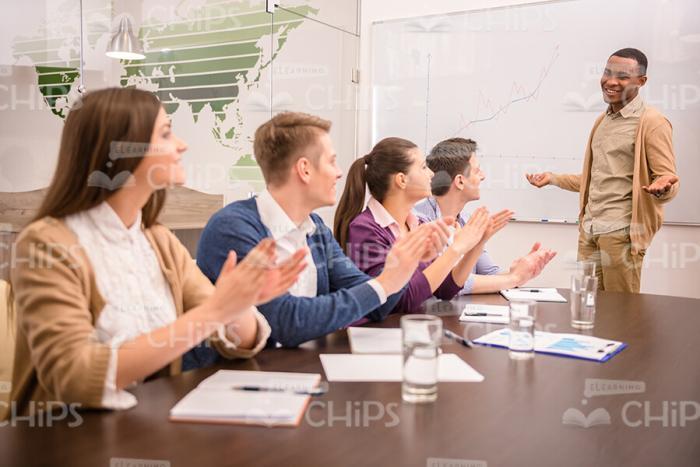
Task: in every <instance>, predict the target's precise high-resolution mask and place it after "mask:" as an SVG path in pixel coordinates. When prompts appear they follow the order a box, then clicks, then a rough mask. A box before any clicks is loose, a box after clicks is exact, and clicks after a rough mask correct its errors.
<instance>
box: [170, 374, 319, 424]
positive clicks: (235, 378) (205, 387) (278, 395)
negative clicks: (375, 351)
mask: <svg viewBox="0 0 700 467" xmlns="http://www.w3.org/2000/svg"><path fill="white" fill-rule="evenodd" d="M320 381H321V375H319V374H317V373H313V374H312V373H282V372H271V371H237V370H219V371H217V372H216V373H214V374H213V375H212V376H210V377H209V378H207V379H205V380H204V381H202V382H201V383H199V386H197V387H196V388H195V389H193V390H192V391H190V392H189V393H188V394H187V395H186V396H185V397H183V398H182V399H181V400H180V401H179V402H178V403H177V404H176V405H175V407H173V408H172V409H171V410H170V420H172V421H177V422H200V423H234V424H243V425H264V426H298V425H299V422H300V421H301V418H302V416H303V415H304V412H305V411H306V407H307V405H308V403H309V396H308V395H305V394H298V393H296V392H295V391H311V390H313V389H314V388H316V387H317V386H318V385H319V383H320ZM243 387H246V388H249V389H250V388H260V389H261V390H259V391H253V390H243V389H241V388H243ZM266 389H267V390H266Z"/></svg>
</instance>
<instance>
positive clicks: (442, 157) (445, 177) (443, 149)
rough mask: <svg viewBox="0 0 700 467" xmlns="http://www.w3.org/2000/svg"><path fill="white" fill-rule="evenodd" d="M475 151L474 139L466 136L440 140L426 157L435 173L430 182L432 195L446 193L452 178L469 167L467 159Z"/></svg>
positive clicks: (468, 159)
mask: <svg viewBox="0 0 700 467" xmlns="http://www.w3.org/2000/svg"><path fill="white" fill-rule="evenodd" d="M475 152H476V141H474V140H471V139H466V138H450V139H446V140H444V141H440V142H439V143H438V144H436V145H435V147H433V149H432V150H431V151H430V154H428V157H427V158H426V162H427V164H428V167H430V170H432V171H433V172H434V173H435V175H434V176H433V180H432V182H431V190H432V192H433V195H434V196H443V195H446V194H447V192H448V191H449V190H450V185H451V184H452V180H454V179H455V177H456V176H457V175H460V174H463V173H465V172H466V171H467V170H468V169H469V161H470V159H471V157H472V155H473V154H474V153H475Z"/></svg>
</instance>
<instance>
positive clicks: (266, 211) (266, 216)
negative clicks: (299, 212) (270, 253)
mask: <svg viewBox="0 0 700 467" xmlns="http://www.w3.org/2000/svg"><path fill="white" fill-rule="evenodd" d="M256 202H257V205H258V213H260V220H261V221H262V223H263V224H265V227H267V228H268V229H269V230H270V233H271V234H272V238H274V239H275V241H277V240H279V239H281V238H283V237H285V236H287V235H290V234H292V235H293V234H295V233H299V234H303V235H304V237H306V236H307V235H311V234H312V233H314V231H315V230H316V224H314V221H313V219H311V216H309V217H307V218H306V219H304V222H302V223H301V224H300V225H296V224H294V222H293V221H292V220H291V219H290V218H289V216H288V215H287V213H286V212H284V209H282V206H280V205H279V204H278V203H277V201H275V198H273V197H272V195H271V194H270V192H269V191H267V190H264V191H263V192H262V193H260V195H259V196H258V197H257V199H256Z"/></svg>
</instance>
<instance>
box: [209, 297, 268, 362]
mask: <svg viewBox="0 0 700 467" xmlns="http://www.w3.org/2000/svg"><path fill="white" fill-rule="evenodd" d="M252 310H253V313H255V320H256V321H257V323H258V332H257V335H256V337H255V345H254V346H253V347H252V348H250V349H241V348H239V347H238V346H237V345H236V342H235V337H234V336H227V335H226V333H225V331H224V329H223V328H220V329H219V332H218V333H217V334H215V335H214V336H213V337H212V339H211V340H210V342H211V343H212V345H213V346H214V348H215V349H216V350H217V351H218V352H219V354H221V356H223V357H224V358H228V359H234V358H252V357H254V356H255V355H257V354H258V353H259V352H260V351H261V350H262V349H264V348H265V344H266V343H267V339H268V338H269V337H270V334H271V332H272V330H271V329H270V325H269V324H268V322H267V320H266V319H265V317H264V316H263V315H262V313H260V312H259V311H258V309H257V308H255V307H252Z"/></svg>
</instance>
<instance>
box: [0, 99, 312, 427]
mask: <svg viewBox="0 0 700 467" xmlns="http://www.w3.org/2000/svg"><path fill="white" fill-rule="evenodd" d="M186 149H187V145H186V144H185V143H184V142H183V141H182V140H181V139H179V138H178V137H177V136H175V135H174V134H173V132H172V129H171V128H170V119H169V118H168V116H167V114H166V113H165V110H164V109H163V107H162V106H161V104H160V102H159V101H158V99H157V98H156V97H155V95H153V94H152V93H149V92H146V91H141V90H137V89H134V88H123V89H122V88H112V89H104V90H100V91H95V92H92V93H89V94H87V95H86V96H84V97H83V98H82V101H81V102H80V105H77V106H74V107H73V109H72V110H71V111H70V113H69V114H68V117H67V118H66V122H65V126H64V128H63V135H62V137H61V144H60V149H59V156H58V163H57V169H56V173H55V175H54V178H53V181H52V182H51V184H50V186H49V188H48V192H47V194H46V197H45V198H44V201H43V204H42V205H41V207H40V208H39V212H38V214H37V216H36V219H35V220H34V221H33V222H32V223H31V224H29V226H27V227H26V228H25V229H24V230H23V231H22V233H21V234H20V236H19V238H18V240H17V246H16V248H17V262H16V266H15V267H14V269H13V270H12V285H13V288H14V293H15V297H16V307H17V308H16V310H17V320H18V333H17V342H16V347H15V353H14V372H13V379H12V394H11V403H10V404H9V406H7V405H6V404H2V406H0V409H5V411H6V413H4V414H2V413H0V419H2V418H3V417H6V416H8V415H10V414H16V415H20V414H21V415H24V414H28V413H29V414H33V413H35V412H36V411H38V410H40V408H41V407H47V405H46V403H47V402H48V401H52V402H54V403H55V402H61V403H63V404H77V405H78V408H86V407H93V408H110V409H127V408H130V407H133V406H134V405H136V403H137V401H136V399H135V397H134V396H133V394H131V393H129V392H127V391H125V390H124V389H125V388H126V387H128V386H129V385H131V384H132V383H134V382H137V381H142V380H144V379H146V378H148V377H152V376H154V375H158V374H177V373H179V372H180V371H181V367H182V359H181V357H182V356H183V354H185V353H186V352H188V351H189V350H190V349H192V348H193V347H194V346H196V345H198V344H200V343H201V342H202V341H204V340H205V339H208V338H209V337H210V336H211V335H212V334H213V335H214V338H213V340H212V344H213V346H214V348H215V349H216V352H217V353H220V354H222V355H224V356H225V357H228V358H234V357H251V356H253V355H255V354H256V353H257V352H258V351H259V350H260V349H261V348H262V347H263V346H264V344H265V342H266V340H267V337H268V336H269V335H270V328H269V326H268V324H267V321H266V320H265V318H264V317H263V316H262V315H261V314H260V313H258V312H257V311H256V309H255V307H254V306H253V305H256V304H260V303H263V302H266V301H268V300H270V299H272V298H274V297H276V296H278V295H280V294H281V293H283V292H284V291H286V290H287V288H289V286H291V284H292V283H294V281H296V279H297V277H298V276H299V273H300V272H301V269H302V268H303V267H304V266H305V264H304V256H305V252H304V251H301V252H299V253H297V254H296V255H295V256H294V257H292V258H291V259H290V260H289V261H288V262H287V263H285V264H284V265H282V266H273V261H274V259H275V258H274V255H275V245H274V243H273V242H271V241H268V242H265V243H261V244H260V245H259V246H257V247H256V248H255V255H253V256H251V257H250V259H248V258H246V260H244V261H241V262H240V263H239V264H238V265H236V257H235V255H230V256H228V257H227V260H226V264H224V265H222V272H221V275H220V277H219V281H218V282H217V283H216V285H215V286H212V284H211V283H210V282H209V280H208V279H207V278H206V277H205V276H204V275H203V274H202V273H201V272H200V270H199V269H198V268H197V266H196V265H195V263H194V261H192V258H191V257H190V255H189V253H188V252H187V250H186V249H185V247H184V246H183V245H182V244H181V243H180V242H179V241H178V239H177V238H176V237H175V236H174V235H173V234H172V233H171V232H170V231H169V230H168V229H167V228H165V227H164V226H162V225H160V224H158V214H159V212H160V210H161V208H162V206H163V203H164V201H165V190H164V188H166V187H168V186H172V185H180V184H182V183H184V177H185V174H184V170H183V167H182V165H181V164H180V159H181V158H182V154H183V152H184V151H185V150H186ZM119 152H122V157H119V156H120V154H119ZM124 154H128V157H123V155H124ZM115 156H116V157H115ZM95 174H100V175H101V176H104V177H103V178H98V177H96V176H95ZM124 175H126V177H125V176H124ZM104 180H108V181H109V182H110V183H106V182H105V181H104ZM212 351H213V350H212ZM62 408H63V409H65V407H63V406H62Z"/></svg>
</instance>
